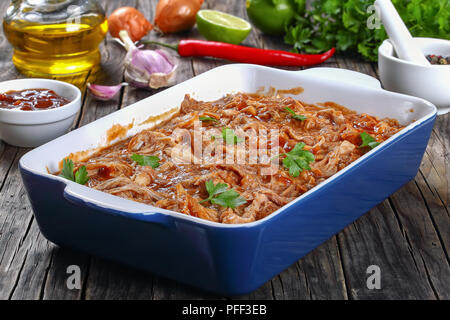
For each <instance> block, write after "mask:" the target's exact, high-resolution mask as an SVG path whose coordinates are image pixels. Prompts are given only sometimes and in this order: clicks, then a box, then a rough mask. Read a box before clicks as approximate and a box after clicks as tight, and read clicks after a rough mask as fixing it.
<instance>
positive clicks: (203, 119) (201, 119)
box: [198, 117, 217, 122]
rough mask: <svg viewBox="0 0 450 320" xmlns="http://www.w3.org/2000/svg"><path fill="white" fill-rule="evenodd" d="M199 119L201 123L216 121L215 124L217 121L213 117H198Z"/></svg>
mask: <svg viewBox="0 0 450 320" xmlns="http://www.w3.org/2000/svg"><path fill="white" fill-rule="evenodd" d="M198 119H199V120H200V121H214V122H216V121H217V119H216V118H212V117H198Z"/></svg>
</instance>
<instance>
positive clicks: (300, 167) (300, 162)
mask: <svg viewBox="0 0 450 320" xmlns="http://www.w3.org/2000/svg"><path fill="white" fill-rule="evenodd" d="M304 147H305V144H304V143H303V142H300V143H297V144H296V145H295V147H294V148H293V149H292V150H291V151H289V152H287V153H283V154H280V155H279V156H286V157H285V158H284V159H283V165H284V166H285V167H286V168H287V169H288V170H289V175H290V176H291V177H294V178H296V177H298V176H299V174H300V172H302V171H304V170H311V167H310V166H309V164H310V163H311V162H314V161H315V157H314V154H312V153H311V152H309V151H307V150H303V148H304Z"/></svg>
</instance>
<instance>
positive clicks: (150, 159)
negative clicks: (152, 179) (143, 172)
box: [130, 153, 160, 169]
mask: <svg viewBox="0 0 450 320" xmlns="http://www.w3.org/2000/svg"><path fill="white" fill-rule="evenodd" d="M130 158H131V160H133V161H134V162H136V163H137V164H139V165H141V166H149V167H152V168H153V169H156V168H158V167H159V161H160V160H159V158H158V157H157V156H144V155H141V154H136V153H134V154H133V155H132V156H131V157H130Z"/></svg>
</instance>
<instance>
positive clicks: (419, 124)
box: [19, 65, 436, 296]
mask: <svg viewBox="0 0 450 320" xmlns="http://www.w3.org/2000/svg"><path fill="white" fill-rule="evenodd" d="M300 86H301V87H302V88H303V89H304V92H303V93H301V94H299V95H297V96H295V97H296V98H298V99H300V100H302V101H305V102H308V103H320V102H326V101H333V102H336V103H339V104H341V105H344V106H346V107H348V108H350V109H353V110H356V111H358V112H366V113H369V114H372V115H376V116H379V117H391V118H396V119H398V120H399V121H400V122H401V123H402V124H404V125H407V127H406V128H405V129H404V130H402V131H401V132H399V133H397V134H396V135H394V136H393V137H391V138H390V139H389V140H387V141H386V142H384V143H383V144H381V145H380V146H379V147H377V148H375V149H373V150H372V151H370V152H368V153H367V154H366V155H364V156H363V157H361V158H360V159H358V160H357V161H355V162H354V163H352V164H351V165H349V166H348V167H346V168H345V169H343V170H341V171H340V172H338V173H337V174H335V175H334V176H333V177H331V178H329V179H328V180H327V181H325V182H324V183H322V184H320V185H318V186H316V187H315V188H313V189H311V190H310V191H308V192H307V193H305V194H303V195H302V196H300V197H299V198H297V199H296V200H295V201H293V202H291V203H289V204H288V205H286V206H284V207H282V208H280V209H279V210H277V211H276V212H274V213H273V214H272V215H269V216H268V217H266V218H264V219H262V220H259V221H256V222H252V223H249V224H241V225H224V224H219V223H214V222H210V221H206V220H202V219H199V218H195V217H191V216H186V215H183V214H180V213H177V212H172V211H168V210H163V209H160V208H155V207H152V206H148V205H145V204H141V203H137V202H133V201H129V200H126V199H123V198H119V197H115V196H112V195H110V194H107V193H103V192H100V191H97V190H94V189H90V188H88V187H85V186H82V185H78V184H76V183H73V182H71V181H68V180H65V179H63V178H61V177H57V176H54V175H51V174H50V173H49V172H55V171H56V170H57V169H58V163H59V162H60V161H61V159H63V158H64V157H66V156H67V155H69V154H70V153H72V152H79V151H83V150H88V151H86V153H89V152H90V151H89V150H95V148H96V147H99V146H102V145H106V144H108V143H110V141H108V139H107V137H108V134H107V132H108V129H109V128H111V127H112V126H113V125H123V126H126V125H128V124H130V123H133V124H134V125H133V128H132V129H130V130H129V132H128V135H133V134H135V133H136V132H138V131H140V130H142V129H144V128H148V127H150V126H154V125H157V123H158V121H161V118H158V119H159V120H157V121H156V120H155V122H154V123H149V121H146V119H157V118H155V117H154V116H155V115H161V114H163V115H166V116H170V112H173V111H176V108H177V107H178V106H179V105H180V103H181V101H182V100H183V97H184V95H185V94H186V93H190V94H191V95H193V96H194V97H195V98H197V99H202V100H214V99H218V98H220V97H221V96H223V95H225V94H227V93H232V92H239V91H241V92H256V91H258V90H260V89H261V87H265V88H269V87H274V88H277V89H287V88H293V87H300ZM152 116H153V118H152ZM149 117H150V118H149ZM435 117H436V108H435V107H434V106H433V105H432V104H431V103H429V102H427V101H425V100H422V99H419V98H414V97H410V96H406V95H400V94H396V93H391V92H387V91H385V90H382V89H381V88H380V86H379V83H378V81H377V80H375V79H373V78H370V77H368V76H365V75H362V74H359V73H356V72H352V71H348V70H342V69H333V68H316V69H309V70H305V71H285V70H278V69H272V68H267V67H260V66H253V65H227V66H223V67H219V68H216V69H213V70H211V71H208V72H205V73H203V74H201V75H199V76H197V77H195V78H192V79H190V80H188V81H185V82H183V83H181V84H179V85H177V86H174V87H172V88H169V89H167V90H165V91H162V92H160V93H157V94H155V95H153V96H151V97H149V98H147V99H144V100H142V101H140V102H138V103H135V104H133V105H132V106H129V107H127V108H125V109H122V110H120V111H117V112H115V113H113V114H111V115H108V116H106V117H104V118H101V119H99V120H97V121H95V122H93V123H90V124H88V125H86V126H84V127H82V128H79V129H77V130H75V131H72V132H70V133H68V134H67V135H65V136H62V137H60V138H58V139H56V140H53V141H51V142H49V143H47V144H45V145H43V146H41V147H39V148H36V149H34V150H32V151H30V152H28V153H27V154H26V155H24V156H23V157H22V158H21V159H20V163H19V167H20V171H21V174H22V179H23V182H24V185H25V187H26V190H27V192H28V196H29V198H30V201H31V205H32V208H33V211H34V215H35V217H36V221H37V222H38V225H39V228H40V230H41V232H42V234H43V235H44V236H45V237H46V238H47V239H48V240H50V241H52V242H54V243H56V244H58V245H62V246H68V247H73V248H76V249H79V250H82V251H85V252H87V253H90V254H92V255H96V256H100V257H103V258H106V259H110V260H114V261H117V262H120V263H123V264H126V265H129V266H132V267H135V268H139V269H142V270H146V271H149V272H152V273H154V274H156V275H160V276H163V277H167V278H170V279H175V280H178V281H181V282H183V283H186V284H189V285H192V286H195V287H199V288H202V289H204V290H207V291H210V292H214V293H217V294H221V295H228V296H232V295H239V294H245V293H248V292H251V291H253V290H255V289H256V288H258V287H259V286H261V285H262V284H263V283H265V282H266V281H268V280H270V279H271V278H272V277H274V276H275V275H277V274H278V273H280V272H281V271H283V270H284V269H286V268H287V267H289V266H290V265H291V264H293V263H295V262H296V261H297V260H298V259H300V258H301V257H303V256H304V255H305V254H307V253H308V252H309V251H311V250H313V249H314V248H315V247H317V246H318V245H320V244H321V243H323V242H324V241H326V240H327V239H329V238H330V237H331V236H333V235H334V234H336V233H338V232H339V231H340V230H342V229H343V228H345V226H347V225H348V224H350V223H352V222H353V221H355V220H356V219H357V218H358V217H360V216H361V215H362V214H364V213H365V212H367V211H368V210H370V209H371V208H372V207H374V206H375V205H377V204H378V203H380V202H381V201H383V200H384V199H385V198H386V197H388V196H389V195H390V194H391V193H393V192H394V191H395V190H397V189H398V188H400V187H401V186H402V185H404V184H405V183H407V182H408V181H409V180H411V179H412V178H413V177H414V176H415V175H416V173H417V171H418V168H419V165H420V162H421V159H422V156H423V154H424V152H425V148H426V146H427V143H428V139H429V137H430V133H431V130H432V127H433V123H434V120H435ZM122 138H124V137H122Z"/></svg>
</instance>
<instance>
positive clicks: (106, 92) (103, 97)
mask: <svg viewBox="0 0 450 320" xmlns="http://www.w3.org/2000/svg"><path fill="white" fill-rule="evenodd" d="M127 85H128V83H126V82H123V83H120V84H118V85H115V86H103V85H98V84H90V83H88V84H87V87H88V89H89V91H90V93H91V95H92V96H93V97H94V98H95V99H97V100H100V101H108V100H112V99H114V98H115V97H116V96H117V94H118V93H119V91H120V89H122V87H123V86H127Z"/></svg>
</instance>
